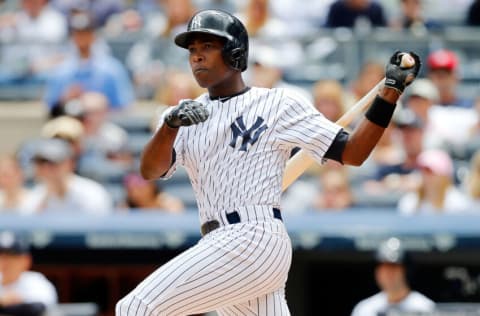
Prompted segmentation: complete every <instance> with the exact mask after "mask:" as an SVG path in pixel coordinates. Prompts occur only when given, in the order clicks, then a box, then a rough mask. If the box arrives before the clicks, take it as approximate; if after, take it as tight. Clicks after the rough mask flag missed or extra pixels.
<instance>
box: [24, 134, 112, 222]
mask: <svg viewBox="0 0 480 316" xmlns="http://www.w3.org/2000/svg"><path fill="white" fill-rule="evenodd" d="M33 161H34V167H35V176H36V180H37V181H38V182H39V183H38V184H37V185H36V186H35V187H34V189H33V193H32V196H31V199H30V201H29V209H28V211H29V213H43V212H70V213H73V212H78V213H86V214H93V215H103V214H108V213H109V212H110V211H111V209H112V199H111V197H110V195H109V194H108V192H107V191H106V190H105V188H103V187H102V186H101V185H100V184H98V183H96V182H94V181H92V180H90V179H87V178H83V177H80V176H78V175H76V174H75V173H74V172H73V170H74V165H75V164H74V162H73V150H72V148H71V146H70V145H69V144H68V143H67V142H65V141H64V140H61V139H44V140H41V141H40V142H39V144H38V146H37V149H36V152H35V154H34V157H33Z"/></svg>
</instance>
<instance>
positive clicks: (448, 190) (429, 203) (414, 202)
mask: <svg viewBox="0 0 480 316" xmlns="http://www.w3.org/2000/svg"><path fill="white" fill-rule="evenodd" d="M417 165H418V168H419V169H420V171H421V175H422V181H421V184H420V186H419V187H418V189H417V191H416V192H411V193H407V194H406V195H404V196H403V197H402V198H401V199H400V201H399V202H398V210H399V211H400V213H402V214H405V215H414V214H436V213H437V214H438V213H451V214H455V213H461V212H465V211H468V210H469V208H470V203H469V201H468V197H467V196H465V195H464V194H463V193H462V192H460V191H459V190H458V189H457V188H456V187H455V186H454V184H453V171H454V169H453V162H452V159H451V158H450V156H449V155H448V154H447V153H446V152H444V151H441V150H437V149H431V150H426V151H424V152H422V153H421V154H420V155H419V156H418V158H417Z"/></svg>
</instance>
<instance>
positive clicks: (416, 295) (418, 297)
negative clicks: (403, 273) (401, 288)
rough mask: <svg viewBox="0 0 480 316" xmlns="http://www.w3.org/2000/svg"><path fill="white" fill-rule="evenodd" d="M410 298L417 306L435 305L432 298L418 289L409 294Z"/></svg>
mask: <svg viewBox="0 0 480 316" xmlns="http://www.w3.org/2000/svg"><path fill="white" fill-rule="evenodd" d="M408 300H409V301H410V302H411V303H412V304H414V305H415V306H424V307H426V308H433V307H434V305H435V302H433V301H432V300H431V299H429V298H428V297H426V296H425V295H423V294H422V293H420V292H417V291H412V292H410V295H409V296H408Z"/></svg>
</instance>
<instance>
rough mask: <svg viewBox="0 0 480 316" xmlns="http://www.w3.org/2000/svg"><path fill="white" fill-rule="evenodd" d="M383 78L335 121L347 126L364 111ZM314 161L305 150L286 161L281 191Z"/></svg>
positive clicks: (379, 87) (382, 82) (381, 84)
mask: <svg viewBox="0 0 480 316" xmlns="http://www.w3.org/2000/svg"><path fill="white" fill-rule="evenodd" d="M384 82H385V78H383V79H382V80H380V81H379V82H378V83H377V84H376V85H375V87H373V88H372V89H371V90H370V91H368V92H367V94H365V95H364V96H363V97H362V98H361V99H360V100H358V101H357V103H355V104H354V105H353V106H352V107H351V108H350V109H349V110H348V111H347V112H345V113H344V114H343V115H342V116H341V117H340V118H339V119H338V120H337V121H336V122H335V123H336V124H338V125H340V126H342V127H347V126H348V124H350V123H351V122H352V121H353V120H354V119H355V118H356V117H358V115H359V114H360V113H362V112H363V111H365V110H366V109H367V107H368V106H369V105H370V104H371V103H372V101H373V99H374V98H375V96H376V95H377V93H378V92H379V91H380V89H381V88H382V86H383V84H384ZM314 162H315V161H314V160H313V158H312V157H310V156H309V155H308V154H307V152H306V151H305V150H300V151H299V152H298V153H297V154H296V155H295V156H293V157H292V158H291V159H290V160H289V161H288V162H287V166H286V168H285V172H284V174H283V182H282V191H285V190H286V189H287V188H288V187H289V186H290V185H291V184H292V183H293V182H294V181H295V180H297V179H298V178H299V177H300V176H301V175H302V174H303V173H304V172H305V170H307V169H308V167H310V166H311V165H312V164H313V163H314Z"/></svg>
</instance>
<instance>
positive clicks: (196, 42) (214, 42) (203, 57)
mask: <svg viewBox="0 0 480 316" xmlns="http://www.w3.org/2000/svg"><path fill="white" fill-rule="evenodd" d="M222 49H223V41H221V39H220V38H218V37H216V36H212V35H208V34H198V35H196V36H194V37H192V39H191V41H190V43H189V45H188V51H189V54H190V55H189V61H190V67H191V69H192V73H193V76H194V77H195V80H197V82H198V84H199V85H200V86H201V87H202V88H212V87H215V86H218V85H219V84H221V83H224V82H225V80H226V79H227V78H229V77H230V76H231V75H232V73H233V70H232V69H230V67H229V66H228V65H226V64H225V62H224V60H223V56H222Z"/></svg>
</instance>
